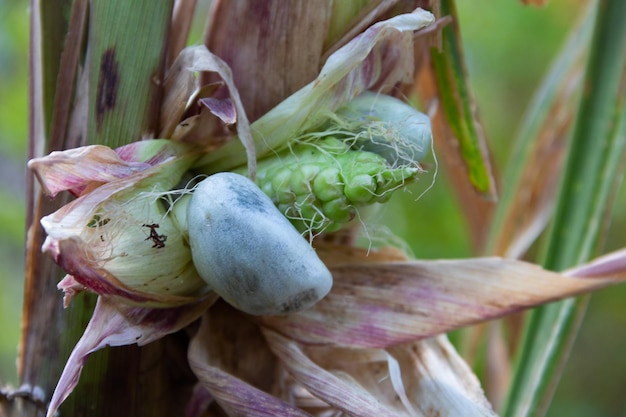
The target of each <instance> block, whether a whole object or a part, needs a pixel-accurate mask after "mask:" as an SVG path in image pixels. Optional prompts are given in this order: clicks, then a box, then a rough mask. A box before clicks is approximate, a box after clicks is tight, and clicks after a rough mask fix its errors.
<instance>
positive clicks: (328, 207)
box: [322, 197, 356, 225]
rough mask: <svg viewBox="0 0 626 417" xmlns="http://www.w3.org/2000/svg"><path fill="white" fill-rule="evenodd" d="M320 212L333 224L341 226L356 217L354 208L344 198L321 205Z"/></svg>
mask: <svg viewBox="0 0 626 417" xmlns="http://www.w3.org/2000/svg"><path fill="white" fill-rule="evenodd" d="M322 210H323V211H324V214H325V215H326V216H328V218H329V219H330V220H331V221H332V222H334V223H335V224H339V225H343V224H344V223H347V222H349V221H350V220H352V219H354V218H355V217H356V207H355V206H353V205H352V204H350V202H349V201H348V199H347V198H346V197H339V198H337V199H335V200H331V201H327V202H325V203H324V204H323V206H322Z"/></svg>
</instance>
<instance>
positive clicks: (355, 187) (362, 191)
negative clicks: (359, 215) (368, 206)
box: [344, 174, 377, 204]
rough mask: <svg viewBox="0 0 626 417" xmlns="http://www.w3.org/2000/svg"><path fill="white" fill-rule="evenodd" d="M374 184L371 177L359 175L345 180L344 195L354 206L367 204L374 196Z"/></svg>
mask: <svg viewBox="0 0 626 417" xmlns="http://www.w3.org/2000/svg"><path fill="white" fill-rule="evenodd" d="M376 188H377V187H376V182H375V181H374V178H373V177H372V176H371V175H367V174H360V175H357V176H355V177H352V178H349V179H346V186H345V188H344V194H345V195H346V197H348V200H350V201H351V202H353V203H355V204H359V203H368V202H369V201H370V200H371V199H372V198H373V197H374V196H375V194H376Z"/></svg>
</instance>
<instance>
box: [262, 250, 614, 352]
mask: <svg viewBox="0 0 626 417" xmlns="http://www.w3.org/2000/svg"><path fill="white" fill-rule="evenodd" d="M350 251H351V252H352V251H354V249H351V250H350ZM352 256H353V259H354V254H353V255H352ZM625 256H626V251H622V252H617V253H615V254H612V255H610V256H607V257H604V258H601V259H600V260H598V261H597V262H598V263H596V264H593V267H591V266H585V267H584V268H583V267H581V269H578V270H576V271H584V274H585V278H581V277H580V275H577V276H567V275H565V274H559V273H556V272H550V271H546V270H544V269H542V268H541V267H539V266H537V265H533V264H530V263H526V262H522V261H516V260H510V259H502V258H496V257H492V258H471V259H457V260H435V261H404V262H378V263H377V262H374V263H367V262H364V263H360V262H354V263H344V264H337V265H334V266H331V268H330V270H331V272H332V274H333V278H334V285H333V289H332V291H331V292H330V294H329V295H328V296H326V298H324V299H323V300H321V301H320V302H319V303H318V304H316V305H315V306H314V307H313V308H311V309H309V310H306V311H303V312H299V313H296V314H293V315H290V316H285V317H262V318H260V319H259V320H260V321H261V322H262V323H263V324H264V325H266V326H268V327H270V328H273V329H275V330H276V331H278V332H280V333H282V334H285V335H287V336H289V337H290V338H292V339H294V340H297V341H300V342H302V343H305V344H329V345H334V346H344V347H363V348H384V347H389V346H393V345H396V344H399V343H404V342H409V341H415V340H419V339H424V338H427V337H430V336H433V335H438V334H442V333H447V332H449V331H450V330H453V329H457V328H460V327H465V326H467V325H470V324H475V323H478V322H483V321H487V320H491V319H494V318H497V317H501V316H504V315H507V314H511V313H514V312H517V311H521V310H523V309H525V308H530V307H533V306H536V305H539V304H545V303H548V302H551V301H556V300H559V299H563V298H566V297H571V296H574V295H578V294H581V293H585V292H589V291H592V290H596V289H599V288H603V287H606V286H608V285H613V284H617V283H619V282H622V281H623V280H624V279H626V268H624V265H622V264H620V262H624V260H623V258H624V257H625ZM366 257H367V251H365V250H363V252H362V258H366ZM607 265H609V266H607ZM601 268H604V269H601ZM576 271H572V272H568V274H570V275H571V274H580V272H576ZM593 274H595V275H593ZM598 274H599V275H600V276H601V277H597V275H598Z"/></svg>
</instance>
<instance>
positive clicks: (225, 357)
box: [188, 309, 310, 417]
mask: <svg viewBox="0 0 626 417" xmlns="http://www.w3.org/2000/svg"><path fill="white" fill-rule="evenodd" d="M230 312H232V311H230ZM221 313H222V314H224V313H225V312H224V309H222V311H221ZM213 314H215V312H213V311H210V312H207V313H206V314H205V315H204V317H203V319H202V324H201V325H200V329H199V330H198V332H197V333H196V334H195V335H194V337H193V339H192V341H191V344H190V346H189V354H188V359H189V365H190V366H191V369H192V371H193V372H194V374H195V375H196V376H197V377H198V380H199V383H200V384H201V385H202V386H203V387H204V388H205V389H206V390H207V391H208V392H209V393H210V394H211V396H212V397H213V399H214V400H215V401H217V403H218V404H219V405H220V406H221V407H222V408H223V409H224V410H225V411H226V413H227V414H228V415H229V416H250V417H274V416H287V417H288V416H294V417H295V416H300V417H304V416H310V415H309V414H308V413H306V412H304V411H302V410H300V409H298V408H297V407H295V406H293V405H290V404H288V403H286V402H284V401H282V400H280V399H279V398H277V397H275V396H273V395H270V394H268V393H267V392H265V391H263V390H261V389H259V388H257V387H255V386H253V385H251V384H250V383H248V382H246V381H244V380H243V379H241V378H239V377H237V376H235V375H234V374H233V373H231V372H229V369H228V368H231V369H230V371H235V373H242V372H243V373H244V374H248V376H251V373H250V372H247V370H246V369H244V367H245V366H244V364H243V363H241V364H240V363H238V358H237V357H236V356H233V353H234V352H235V351H239V350H240V349H246V348H248V349H247V350H246V352H247V353H249V354H253V353H254V350H255V349H258V348H259V345H258V342H259V341H260V342H262V339H260V340H259V339H257V338H256V337H255V338H254V339H253V340H252V342H251V341H250V340H245V338H244V340H239V341H238V342H239V343H237V346H235V345H233V344H234V343H235V342H236V341H237V336H236V335H237V334H239V332H238V330H239V329H238V328H232V330H231V331H229V330H228V329H226V328H222V329H219V327H222V326H221V325H220V324H219V322H220V319H219V318H218V319H217V321H218V323H216V322H215V319H214V318H213V317H212V315H213ZM217 314H220V312H218V313H217ZM237 314H238V313H237ZM227 319H228V316H226V320H227ZM223 324H225V322H222V325H223ZM216 325H217V326H216ZM216 327H217V329H216ZM216 331H217V332H218V333H219V335H218V334H216ZM257 332H258V331H257ZM219 336H221V337H222V338H223V339H222V340H220V337H219ZM233 336H234V337H233ZM255 341H256V342H257V343H254V342H255ZM229 356H231V357H230V358H229ZM244 356H246V355H244ZM257 358H258V357H257ZM244 360H245V359H244ZM247 364H248V365H251V366H253V367H255V368H263V367H264V366H266V364H264V363H259V362H258V361H257V362H256V363H254V362H247ZM237 370H239V371H240V372H237ZM271 377H272V375H271V372H268V371H267V370H266V371H265V372H264V374H263V375H257V376H256V378H257V379H258V378H261V379H267V378H271Z"/></svg>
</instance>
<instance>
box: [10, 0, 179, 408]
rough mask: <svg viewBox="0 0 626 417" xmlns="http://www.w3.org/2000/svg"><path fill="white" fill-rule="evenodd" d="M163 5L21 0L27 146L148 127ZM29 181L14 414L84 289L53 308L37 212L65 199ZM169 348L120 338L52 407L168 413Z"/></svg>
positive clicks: (166, 20) (42, 388) (126, 134)
mask: <svg viewBox="0 0 626 417" xmlns="http://www.w3.org/2000/svg"><path fill="white" fill-rule="evenodd" d="M172 6H173V2H172V1H171V0H170V1H163V2H158V3H153V2H149V1H141V2H124V1H99V0H94V1H91V2H88V1H87V0H75V1H73V2H72V1H69V0H58V1H49V2H48V1H46V2H39V1H36V0H34V1H33V2H32V4H31V10H32V14H31V56H30V72H31V79H30V134H29V136H30V152H29V153H30V154H29V156H30V157H31V158H33V157H38V156H42V155H44V154H48V153H49V152H51V151H53V150H62V149H68V148H73V147H77V146H82V145H87V144H95V143H99V144H105V145H109V146H111V147H116V146H120V145H123V144H126V143H129V142H132V141H135V140H138V139H140V138H141V137H149V136H153V135H154V133H153V132H154V131H155V129H156V127H157V126H156V123H157V121H158V107H156V108H155V107H154V106H155V105H158V104H159V102H160V100H159V98H160V95H161V88H162V79H163V73H164V65H165V53H166V50H167V42H168V41H169V36H168V35H169V34H168V28H169V25H170V20H171V15H172ZM87 21H88V22H89V24H88V25H87V23H86V22H87ZM131 39H132V41H130V40H131ZM29 185H30V187H29V190H30V191H29V194H28V198H29V205H28V207H30V211H29V213H28V224H29V234H28V242H27V268H26V284H25V301H24V312H23V314H24V320H23V336H22V341H21V346H22V348H21V352H20V359H19V378H20V382H21V384H22V386H23V387H27V388H25V390H26V391H28V392H26V393H25V395H24V396H23V397H21V402H22V404H21V405H20V407H21V408H20V410H21V414H20V415H23V416H27V415H28V416H36V415H42V413H44V412H45V404H43V402H44V398H49V396H50V393H51V392H52V390H53V389H54V387H55V385H56V382H57V380H58V376H59V374H60V372H61V370H62V369H63V365H64V363H65V361H66V360H67V357H68V356H69V353H70V351H71V349H72V347H73V346H74V344H75V343H76V341H77V340H78V338H79V337H80V334H81V333H82V331H83V330H84V327H85V325H86V323H87V321H88V320H89V318H90V316H91V313H92V311H93V307H94V304H95V297H93V296H87V297H81V299H80V301H78V302H76V303H72V306H71V307H69V308H68V309H67V310H65V311H64V310H63V309H62V307H61V303H60V297H59V292H58V290H57V289H56V284H57V283H58V281H59V279H60V278H61V277H62V275H63V274H62V271H61V270H60V268H58V267H57V266H56V265H55V264H54V263H53V262H52V260H51V259H50V258H48V257H47V256H44V255H43V254H42V253H41V249H40V248H41V244H42V242H43V239H44V232H43V229H42V228H41V226H40V225H39V219H40V218H41V217H42V216H44V215H46V214H49V213H51V212H53V211H54V210H56V209H57V208H58V207H60V206H61V205H63V204H64V203H65V202H66V201H67V199H56V200H54V201H51V200H50V199H49V198H47V197H45V196H44V195H43V194H42V193H41V191H40V190H39V188H38V187H35V185H34V182H33V178H32V176H31V178H29ZM180 349H181V346H180V345H179V344H178V343H177V339H176V337H172V338H168V339H164V340H161V341H159V342H156V343H153V344H151V345H149V346H147V347H145V348H141V349H140V348H138V347H136V346H128V347H126V348H121V349H115V350H103V351H101V352H98V353H96V354H94V355H93V356H92V359H91V360H90V364H89V366H88V367H87V368H86V369H85V372H84V373H83V378H84V381H85V384H81V387H80V388H79V389H78V392H77V393H76V394H77V395H74V396H72V398H71V399H69V400H68V401H67V402H66V403H65V405H64V407H63V408H62V410H61V412H62V413H63V414H64V415H91V416H99V415H101V416H107V415H108V416H110V415H129V414H132V415H137V416H141V415H145V416H148V415H150V416H160V415H163V416H165V415H172V414H180V413H181V412H182V411H181V410H180V409H179V408H177V405H180V404H181V403H180V402H178V403H177V404H173V403H172V402H171V400H172V399H173V398H176V396H172V395H168V393H171V392H174V391H176V392H181V391H184V390H185V389H186V387H187V385H186V383H185V378H186V375H185V372H184V368H181V369H182V370H172V369H171V368H170V367H171V361H165V360H163V358H164V357H165V356H169V355H171V354H175V352H177V351H178V350H180ZM182 349H183V350H182V352H183V355H184V347H183V348H182ZM179 353H180V352H179ZM183 363H184V362H183ZM168 364H170V365H168ZM113 398H114V399H115V400H114V401H113V400H112V399H113ZM16 409H17V408H16Z"/></svg>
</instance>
